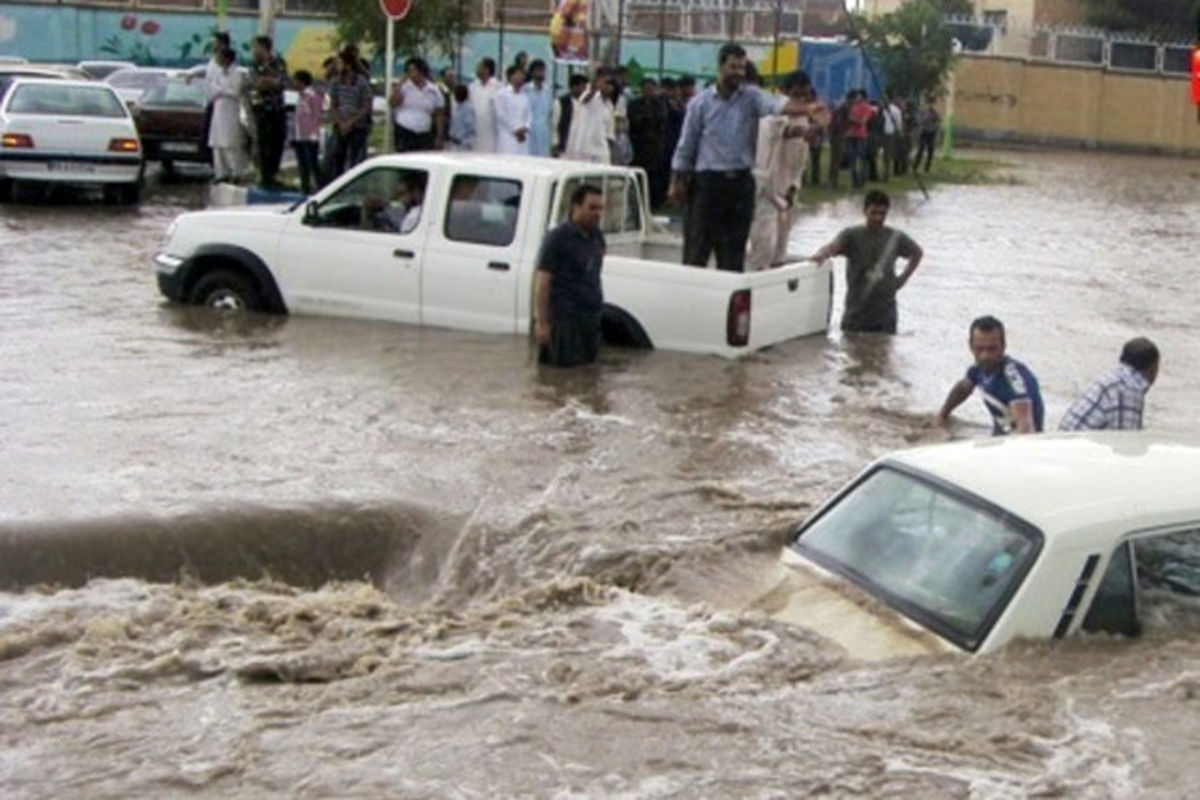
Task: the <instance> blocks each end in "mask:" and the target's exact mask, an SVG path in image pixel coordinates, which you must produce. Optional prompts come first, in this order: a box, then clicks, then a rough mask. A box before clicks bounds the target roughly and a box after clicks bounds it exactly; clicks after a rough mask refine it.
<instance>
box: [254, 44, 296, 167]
mask: <svg viewBox="0 0 1200 800" xmlns="http://www.w3.org/2000/svg"><path fill="white" fill-rule="evenodd" d="M272 47H273V45H272V43H271V37H270V36H255V37H254V44H253V45H252V47H251V53H252V54H253V55H254V63H252V64H251V65H250V106H251V108H252V109H253V110H254V151H255V160H256V161H257V166H258V176H259V183H260V184H261V185H262V186H264V187H265V188H268V189H274V188H279V186H280V184H279V181H278V180H277V178H276V176H277V175H278V174H279V162H280V161H281V160H282V159H283V147H284V143H285V141H286V140H287V111H286V110H285V108H284V104H283V89H284V86H285V85H286V84H287V65H286V64H284V62H283V59H282V58H280V57H279V56H277V55H275V53H274V51H273V50H272Z"/></svg>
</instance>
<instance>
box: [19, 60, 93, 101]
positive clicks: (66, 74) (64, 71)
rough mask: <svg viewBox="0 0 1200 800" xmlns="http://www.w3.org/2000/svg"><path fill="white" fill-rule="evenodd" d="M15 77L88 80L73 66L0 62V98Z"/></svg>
mask: <svg viewBox="0 0 1200 800" xmlns="http://www.w3.org/2000/svg"><path fill="white" fill-rule="evenodd" d="M17 78H46V79H48V80H56V79H58V80H77V81H85V80H88V77H87V75H85V74H84V73H82V72H80V71H79V70H77V69H75V68H73V67H58V66H46V65H44V64H0V98H2V97H4V92H5V91H6V90H7V89H8V87H9V85H10V84H11V83H12V82H13V81H15V80H16V79H17Z"/></svg>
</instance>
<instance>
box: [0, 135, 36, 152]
mask: <svg viewBox="0 0 1200 800" xmlns="http://www.w3.org/2000/svg"><path fill="white" fill-rule="evenodd" d="M0 144H3V145H4V146H5V147H26V148H30V149H32V148H33V137H32V136H30V135H29V134H27V133H6V134H4V136H3V137H0Z"/></svg>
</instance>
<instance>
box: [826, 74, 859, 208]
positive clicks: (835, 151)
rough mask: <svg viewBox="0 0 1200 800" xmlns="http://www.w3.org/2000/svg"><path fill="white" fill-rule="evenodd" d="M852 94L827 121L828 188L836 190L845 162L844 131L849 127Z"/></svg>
mask: <svg viewBox="0 0 1200 800" xmlns="http://www.w3.org/2000/svg"><path fill="white" fill-rule="evenodd" d="M856 96H857V95H855V93H854V92H850V93H849V94H847V95H846V97H845V98H844V99H843V100H842V102H840V103H838V105H837V108H835V109H834V110H833V118H832V119H831V120H830V121H829V188H830V189H836V188H837V185H838V176H839V175H840V174H841V172H842V162H843V161H845V160H846V129H847V128H849V127H850V104H851V103H852V102H854V98H855V97H856Z"/></svg>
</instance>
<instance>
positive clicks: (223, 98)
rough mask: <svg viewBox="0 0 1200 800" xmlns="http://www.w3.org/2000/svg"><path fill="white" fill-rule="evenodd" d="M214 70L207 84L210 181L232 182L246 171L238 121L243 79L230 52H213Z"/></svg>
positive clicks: (242, 137)
mask: <svg viewBox="0 0 1200 800" xmlns="http://www.w3.org/2000/svg"><path fill="white" fill-rule="evenodd" d="M216 59H217V67H218V68H217V69H216V70H215V71H214V72H213V74H212V76H211V78H210V80H209V83H208V92H209V102H211V103H212V109H213V110H212V121H211V122H210V123H209V127H208V146H209V147H210V148H212V157H213V182H214V183H219V182H221V181H233V182H236V181H237V180H239V179H240V178H241V177H242V174H243V173H244V172H245V170H246V134H245V131H244V130H243V129H242V122H241V118H240V114H241V108H242V95H243V94H244V91H245V76H244V75H243V74H242V72H241V70H239V69H238V68H237V64H235V63H234V55H233V51H232V50H230V49H229V48H222V49H221V50H219V51H217V56H216Z"/></svg>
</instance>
